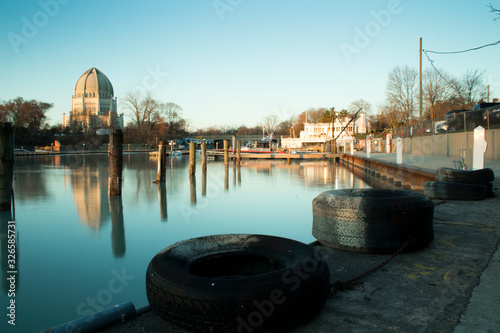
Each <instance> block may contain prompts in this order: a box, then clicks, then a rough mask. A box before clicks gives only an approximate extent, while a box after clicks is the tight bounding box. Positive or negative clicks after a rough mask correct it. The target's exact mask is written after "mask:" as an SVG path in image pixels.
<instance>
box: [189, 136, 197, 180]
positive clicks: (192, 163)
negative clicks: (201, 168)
mask: <svg viewBox="0 0 500 333" xmlns="http://www.w3.org/2000/svg"><path fill="white" fill-rule="evenodd" d="M195 173H196V143H195V142H190V143H189V174H190V175H194V174H195Z"/></svg>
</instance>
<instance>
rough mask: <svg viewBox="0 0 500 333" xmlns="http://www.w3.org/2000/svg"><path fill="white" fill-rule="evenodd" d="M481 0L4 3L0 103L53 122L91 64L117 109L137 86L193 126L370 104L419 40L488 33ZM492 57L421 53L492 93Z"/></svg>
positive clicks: (474, 40)
mask: <svg viewBox="0 0 500 333" xmlns="http://www.w3.org/2000/svg"><path fill="white" fill-rule="evenodd" d="M490 2H491V3H492V4H493V5H494V6H496V7H497V8H500V1H498V0H491V1H490V0H488V1H483V0H474V1H472V0H469V1H464V0H453V1H452V0H443V1H436V0H434V1H428V0H421V1H416V0H414V1H411V0H389V1H387V0H384V1H374V0H371V1H369V0H358V1H332V0H308V1H306V0H190V1H188V0H163V1H152V0H145V1H126V0H124V1H78V0H41V1H32V0H23V1H15V0H7V1H2V4H1V5H0V9H1V10H0V72H1V80H0V100H9V99H13V98H15V97H17V96H21V97H23V98H25V99H37V100H41V101H44V102H49V103H54V107H53V108H52V109H51V110H50V111H49V113H48V116H49V117H50V122H51V123H52V124H56V123H60V122H61V121H62V113H63V112H68V111H70V110H71V96H72V95H73V93H74V88H75V84H76V81H77V80H78V78H79V77H80V76H81V75H82V74H83V73H84V72H85V71H87V70H88V69H89V68H91V67H96V68H98V69H100V70H101V71H102V72H103V73H105V74H106V76H107V77H108V78H109V79H110V80H111V82H112V84H113V86H114V90H115V95H116V96H117V97H118V105H119V106H118V109H119V112H120V109H121V108H122V104H121V103H120V101H121V99H122V97H123V96H124V94H126V93H127V92H130V91H132V90H134V89H137V88H140V89H145V88H148V89H149V90H151V92H152V94H153V95H154V96H155V97H156V98H157V99H159V100H161V101H165V102H167V101H169V102H174V103H177V104H179V105H180V106H181V107H182V108H183V110H184V111H183V117H184V118H187V119H190V121H191V124H192V127H193V128H204V127H208V126H214V125H234V126H239V125H242V124H245V125H247V126H255V125H257V124H258V123H259V122H260V121H261V119H262V118H263V117H265V116H267V115H271V114H276V115H278V117H279V119H280V120H286V119H288V118H289V117H290V116H292V115H296V114H299V113H301V112H302V111H304V110H306V109H307V108H310V107H322V106H323V107H331V106H335V108H336V109H337V110H339V109H342V108H347V107H348V105H349V104H350V103H351V102H352V101H355V100H357V99H365V100H367V101H369V102H370V103H372V105H373V106H374V111H376V109H377V105H379V104H381V103H382V102H383V101H384V99H385V87H386V82H387V75H388V73H389V72H390V70H391V69H392V68H393V67H394V66H396V65H401V66H404V65H409V66H411V67H414V68H415V69H418V62H419V54H418V49H419V38H420V37H422V38H423V48H424V49H428V50H436V51H454V50H463V49H468V48H472V47H476V46H480V45H484V44H488V43H492V42H496V41H498V40H500V34H499V32H500V20H497V21H494V18H495V15H494V14H493V13H490V12H489V8H488V4H489V3H490ZM360 32H361V33H360ZM499 51H500V45H498V46H493V47H488V48H484V49H482V50H479V51H475V52H470V53H466V54H461V55H448V56H444V55H431V57H432V58H433V59H434V60H435V65H436V66H437V67H438V68H440V69H442V70H443V71H446V72H448V73H450V74H453V75H457V76H459V75H462V74H464V73H465V72H466V70H467V69H476V68H479V69H481V70H485V71H486V72H485V79H486V83H487V84H490V86H491V91H492V97H500V66H499V64H498V56H499V55H500V52H499ZM423 64H424V69H425V68H427V67H430V65H429V63H428V61H427V60H426V59H425V58H424V61H423Z"/></svg>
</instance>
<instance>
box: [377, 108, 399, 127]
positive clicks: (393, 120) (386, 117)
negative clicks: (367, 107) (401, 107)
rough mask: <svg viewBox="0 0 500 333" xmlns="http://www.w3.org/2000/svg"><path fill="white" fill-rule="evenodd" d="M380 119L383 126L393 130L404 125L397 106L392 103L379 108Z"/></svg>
mask: <svg viewBox="0 0 500 333" xmlns="http://www.w3.org/2000/svg"><path fill="white" fill-rule="evenodd" d="M379 118H380V122H381V123H382V124H385V125H387V126H389V127H391V128H396V127H400V126H401V125H402V123H403V121H402V120H403V119H402V115H401V113H400V112H399V111H398V108H397V107H396V105H395V104H393V103H391V102H390V101H388V102H386V103H385V104H383V105H381V106H380V107H379Z"/></svg>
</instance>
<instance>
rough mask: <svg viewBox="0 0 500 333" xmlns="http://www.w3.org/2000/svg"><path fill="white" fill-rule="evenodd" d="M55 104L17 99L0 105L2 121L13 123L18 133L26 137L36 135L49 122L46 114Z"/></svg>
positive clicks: (0, 119) (0, 118)
mask: <svg viewBox="0 0 500 333" xmlns="http://www.w3.org/2000/svg"><path fill="white" fill-rule="evenodd" d="M52 106H53V104H50V103H45V102H40V101H36V100H34V99H32V100H29V101H27V100H24V99H23V98H22V97H17V98H15V99H13V100H10V101H6V102H3V103H1V104H0V121H9V122H12V125H13V126H14V128H15V129H16V131H17V132H18V133H19V134H20V135H22V136H24V135H36V134H37V133H38V132H39V131H40V130H41V129H42V127H43V126H44V124H45V122H46V121H47V116H46V114H45V113H46V112H47V111H48V110H49V109H50V108H52Z"/></svg>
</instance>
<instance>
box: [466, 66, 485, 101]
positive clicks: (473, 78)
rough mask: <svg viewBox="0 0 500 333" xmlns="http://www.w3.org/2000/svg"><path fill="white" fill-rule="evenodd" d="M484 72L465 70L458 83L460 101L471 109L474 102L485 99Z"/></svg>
mask: <svg viewBox="0 0 500 333" xmlns="http://www.w3.org/2000/svg"><path fill="white" fill-rule="evenodd" d="M483 74H484V71H480V70H479V69H475V70H467V72H466V73H465V74H464V76H463V77H462V80H461V81H460V82H461V84H460V88H461V94H460V96H461V97H462V100H463V102H464V104H465V105H467V106H469V107H472V105H474V104H475V103H476V102H479V101H480V100H482V99H484V98H485V97H486V86H485V84H484V81H483Z"/></svg>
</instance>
